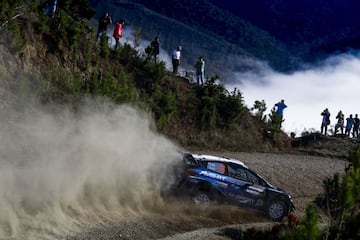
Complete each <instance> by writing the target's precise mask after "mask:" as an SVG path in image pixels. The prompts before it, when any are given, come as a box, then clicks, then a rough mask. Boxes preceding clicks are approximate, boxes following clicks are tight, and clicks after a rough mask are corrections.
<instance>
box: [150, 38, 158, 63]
mask: <svg viewBox="0 0 360 240" xmlns="http://www.w3.org/2000/svg"><path fill="white" fill-rule="evenodd" d="M150 46H151V53H150V55H151V56H154V58H155V61H156V59H157V56H158V55H159V54H160V38H159V37H158V36H156V37H155V38H154V40H153V41H152V42H151V43H150Z"/></svg>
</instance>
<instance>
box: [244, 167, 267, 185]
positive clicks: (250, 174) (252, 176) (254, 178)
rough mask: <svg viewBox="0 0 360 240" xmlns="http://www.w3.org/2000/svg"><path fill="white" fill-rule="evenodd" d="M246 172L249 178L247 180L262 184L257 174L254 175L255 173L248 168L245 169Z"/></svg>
mask: <svg viewBox="0 0 360 240" xmlns="http://www.w3.org/2000/svg"><path fill="white" fill-rule="evenodd" d="M246 172H247V173H246V175H247V177H248V179H249V182H252V183H254V184H256V185H261V186H262V185H264V182H263V181H262V180H261V179H260V178H259V177H258V176H256V175H255V174H253V173H252V172H250V171H248V170H246Z"/></svg>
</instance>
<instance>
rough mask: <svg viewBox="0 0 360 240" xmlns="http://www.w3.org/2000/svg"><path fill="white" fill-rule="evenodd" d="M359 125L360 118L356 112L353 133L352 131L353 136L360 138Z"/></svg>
mask: <svg viewBox="0 0 360 240" xmlns="http://www.w3.org/2000/svg"><path fill="white" fill-rule="evenodd" d="M359 126H360V119H359V118H358V114H355V117H354V126H353V133H352V134H353V138H359Z"/></svg>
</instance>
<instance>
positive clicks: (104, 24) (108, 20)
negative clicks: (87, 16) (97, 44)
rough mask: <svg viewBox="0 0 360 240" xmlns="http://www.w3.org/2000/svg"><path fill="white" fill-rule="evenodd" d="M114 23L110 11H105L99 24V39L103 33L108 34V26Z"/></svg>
mask: <svg viewBox="0 0 360 240" xmlns="http://www.w3.org/2000/svg"><path fill="white" fill-rule="evenodd" d="M111 23H112V20H111V17H110V16H109V13H108V12H105V13H104V15H103V16H101V17H100V18H99V26H98V31H97V35H96V38H97V40H98V41H99V40H100V37H101V35H103V34H104V33H105V34H106V30H107V26H108V25H109V24H111Z"/></svg>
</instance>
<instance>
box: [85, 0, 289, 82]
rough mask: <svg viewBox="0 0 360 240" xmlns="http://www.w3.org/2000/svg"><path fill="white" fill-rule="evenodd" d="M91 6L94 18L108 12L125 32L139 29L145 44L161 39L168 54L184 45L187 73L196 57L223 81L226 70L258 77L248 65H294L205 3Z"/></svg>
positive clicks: (248, 27) (249, 28)
mask: <svg viewBox="0 0 360 240" xmlns="http://www.w3.org/2000/svg"><path fill="white" fill-rule="evenodd" d="M90 4H91V6H93V7H94V8H95V9H96V10H97V15H96V18H98V17H99V16H100V15H101V13H103V12H104V11H110V14H111V16H112V17H113V18H114V19H119V18H125V19H127V27H130V28H133V29H141V34H142V37H143V38H145V39H148V40H152V39H153V38H154V36H156V35H159V36H160V38H161V42H162V46H163V48H164V49H165V50H167V51H168V53H171V51H172V50H173V49H174V48H175V47H176V46H177V45H179V44H180V45H182V46H183V56H184V59H185V62H184V64H185V66H186V65H187V66H190V67H188V69H193V65H194V62H195V59H197V58H198V56H204V57H205V59H207V65H208V66H209V67H208V68H207V72H208V74H209V76H212V75H213V74H214V73H215V74H217V75H220V76H223V75H224V74H225V73H224V70H228V71H235V72H238V71H244V70H249V69H250V70H255V71H256V70H257V69H256V66H254V65H250V64H249V63H248V62H249V61H254V60H261V61H264V62H266V63H268V64H269V65H270V66H272V67H274V68H275V69H283V70H284V69H289V68H291V67H293V66H292V64H294V63H295V62H296V60H295V59H296V58H293V57H292V56H291V55H290V53H289V51H288V50H287V49H286V47H285V46H284V45H283V44H282V43H281V42H280V41H277V40H276V39H275V38H274V37H273V36H271V35H270V34H269V33H268V32H266V31H264V30H262V29H260V28H257V27H255V26H254V25H252V24H251V23H250V22H247V21H244V20H243V19H241V18H239V17H237V16H235V15H232V14H231V13H229V12H224V11H223V10H221V9H219V8H217V7H216V6H214V5H212V4H211V3H209V2H208V1H204V0H202V1H189V0H187V1H182V2H181V3H180V2H178V1H165V2H162V1H123V0H121V1H113V0H105V1H95V0H92V1H90ZM189 6H191V7H189ZM139 16H141V17H139ZM199 16H201V17H199ZM224 66H225V67H224Z"/></svg>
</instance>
